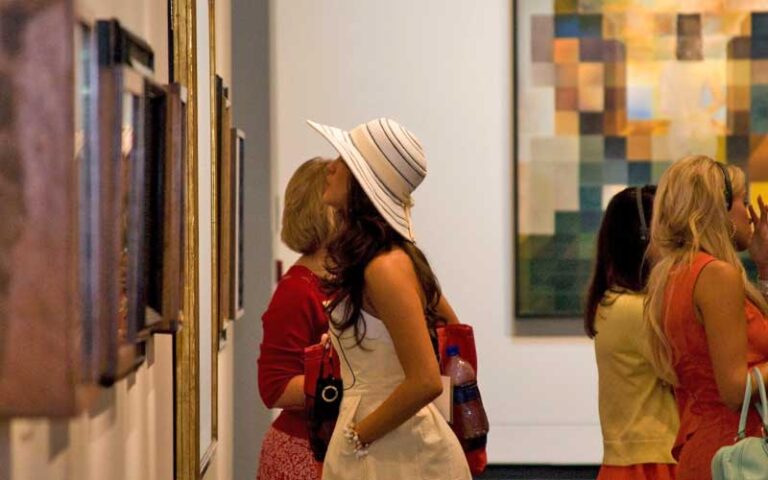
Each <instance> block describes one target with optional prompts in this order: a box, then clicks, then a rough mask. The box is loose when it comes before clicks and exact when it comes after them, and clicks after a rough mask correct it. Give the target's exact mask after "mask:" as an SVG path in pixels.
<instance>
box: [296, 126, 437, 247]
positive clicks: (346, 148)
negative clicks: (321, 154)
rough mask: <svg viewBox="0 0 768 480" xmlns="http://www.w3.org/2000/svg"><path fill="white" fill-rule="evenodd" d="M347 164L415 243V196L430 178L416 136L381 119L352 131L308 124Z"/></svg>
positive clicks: (375, 201)
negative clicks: (412, 195) (413, 211)
mask: <svg viewBox="0 0 768 480" xmlns="http://www.w3.org/2000/svg"><path fill="white" fill-rule="evenodd" d="M307 123H309V125H311V126H312V128H314V129H315V130H317V131H318V132H319V133H320V134H321V135H322V136H323V137H325V139H326V140H328V141H329V142H330V143H331V145H333V148H335V149H336V150H337V151H338V152H339V155H341V158H342V159H343V160H344V163H346V165H347V167H349V170H350V171H351V172H352V175H354V176H355V179H356V180H357V181H358V183H359V184H360V186H361V187H362V189H363V191H365V194H366V195H367V196H368V198H369V199H370V200H371V202H372V203H373V205H374V206H375V207H376V210H378V211H379V213H380V214H381V216H382V217H384V219H385V220H386V221H387V223H389V225H390V226H392V228H394V229H395V231H397V232H398V233H399V234H400V235H402V236H403V237H405V238H406V239H407V240H409V241H411V242H413V241H415V238H414V235H413V223H412V221H411V207H412V206H413V200H412V199H411V193H413V191H414V190H415V189H416V187H418V186H419V185H420V184H421V182H422V181H423V180H424V177H426V175H427V161H426V159H425V158H424V150H423V149H422V147H421V143H419V140H418V139H417V138H416V136H415V135H414V134H412V133H411V132H409V131H408V130H406V129H405V128H404V127H403V126H401V125H400V124H399V123H397V122H396V121H394V120H391V119H388V118H378V119H376V120H371V121H370V122H366V123H363V124H362V125H358V126H357V127H355V128H353V129H352V130H350V131H348V132H347V131H344V130H341V129H340V128H336V127H330V126H328V125H321V124H319V123H316V122H313V121H311V120H308V121H307Z"/></svg>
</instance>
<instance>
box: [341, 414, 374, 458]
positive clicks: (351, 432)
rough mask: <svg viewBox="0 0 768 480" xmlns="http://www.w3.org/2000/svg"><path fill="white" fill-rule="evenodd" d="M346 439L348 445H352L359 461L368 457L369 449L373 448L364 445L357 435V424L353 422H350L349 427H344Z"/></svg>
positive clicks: (368, 444)
mask: <svg viewBox="0 0 768 480" xmlns="http://www.w3.org/2000/svg"><path fill="white" fill-rule="evenodd" d="M344 438H346V439H347V443H349V444H350V445H352V449H353V451H354V452H355V456H356V457H357V458H358V459H360V458H363V457H365V456H366V455H368V447H369V446H371V444H370V443H363V442H362V441H361V440H360V436H359V435H358V434H357V430H355V424H354V423H353V422H349V423H348V424H347V426H346V427H344Z"/></svg>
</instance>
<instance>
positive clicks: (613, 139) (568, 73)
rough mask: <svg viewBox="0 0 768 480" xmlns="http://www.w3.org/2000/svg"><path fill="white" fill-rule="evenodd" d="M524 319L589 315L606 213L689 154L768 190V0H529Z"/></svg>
mask: <svg viewBox="0 0 768 480" xmlns="http://www.w3.org/2000/svg"><path fill="white" fill-rule="evenodd" d="M514 31H515V36H516V38H515V42H516V57H515V63H516V65H515V72H516V82H515V89H516V91H515V105H516V109H517V112H516V115H517V122H516V128H517V132H516V139H517V141H516V149H517V151H516V155H515V162H516V165H515V167H516V168H515V170H516V185H515V191H516V195H517V198H516V208H517V210H516V218H515V222H516V242H517V244H516V254H517V255H516V282H515V285H516V313H517V315H518V317H522V318H526V317H528V318H542V317H579V316H580V315H581V311H582V301H583V294H584V290H585V288H586V286H587V284H588V282H589V275H590V267H591V262H592V257H593V255H594V243H595V237H596V232H597V228H598V226H599V223H600V219H601V216H602V212H603V210H604V208H605V206H606V205H607V203H608V201H609V200H610V198H611V196H612V195H613V194H614V193H616V192H618V191H620V190H621V189H623V188H624V187H626V186H634V185H643V184H647V183H658V180H659V177H660V175H661V173H662V172H663V171H664V170H665V169H666V168H667V166H669V165H670V163H671V162H673V161H674V160H676V159H679V158H680V157H682V156H684V155H687V154H690V153H697V154H705V155H709V156H711V157H713V158H715V159H717V160H718V161H722V162H727V163H732V164H736V165H739V166H741V167H743V168H744V169H745V171H746V172H747V174H748V176H749V180H750V185H749V188H750V197H751V198H752V199H753V200H754V199H755V198H756V196H757V195H758V194H762V195H763V196H764V197H765V196H766V193H768V1H767V0H761V1H748V0H732V1H728V0H696V1H690V0H689V1H671V0H664V1H652V0H605V1H598V0H581V1H579V0H548V1H542V0H518V1H517V2H516V16H515V30H514Z"/></svg>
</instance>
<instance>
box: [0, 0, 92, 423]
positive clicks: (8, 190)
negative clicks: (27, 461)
mask: <svg viewBox="0 0 768 480" xmlns="http://www.w3.org/2000/svg"><path fill="white" fill-rule="evenodd" d="M0 18H3V19H6V18H16V19H18V21H17V22H15V23H14V24H13V26H14V28H13V29H12V30H9V31H7V32H6V31H4V34H3V36H2V39H0V198H2V201H1V202H0V219H2V222H0V321H1V322H2V328H0V416H2V417H5V416H15V415H34V416H66V415H71V414H73V413H75V412H76V411H77V410H78V400H77V396H78V395H77V385H78V383H79V382H80V380H81V379H82V377H83V375H84V372H83V368H82V367H83V358H82V356H81V349H80V347H81V345H82V342H81V339H82V337H81V334H82V331H83V323H82V317H81V315H80V284H79V278H80V271H79V268H80V259H79V251H80V229H79V223H80V218H78V213H77V212H78V203H79V201H80V193H79V190H78V184H79V176H80V170H79V163H78V162H76V161H75V156H74V155H75V154H76V135H75V132H76V127H75V122H74V120H75V91H76V87H75V67H76V65H77V60H76V58H78V55H76V54H75V47H74V44H75V42H74V40H75V38H76V35H77V33H76V32H75V28H74V27H75V24H76V23H75V16H74V7H73V4H72V2H71V1H69V0H41V1H36V2H23V1H17V0H0ZM40 92H45V95H41V94H40ZM80 127H84V126H83V124H82V123H81V124H80ZM80 133H81V135H83V136H84V135H86V131H85V130H82V131H81V132H80ZM84 141H85V140H84V139H82V141H81V142H80V144H79V145H80V146H81V147H82V145H83V144H84Z"/></svg>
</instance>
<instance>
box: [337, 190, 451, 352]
mask: <svg viewBox="0 0 768 480" xmlns="http://www.w3.org/2000/svg"><path fill="white" fill-rule="evenodd" d="M339 217H340V218H338V225H339V230H338V231H337V234H336V236H335V237H334V238H333V240H331V242H330V243H329V244H328V247H327V250H328V264H327V265H326V269H327V270H328V273H329V274H330V275H329V277H328V278H327V279H326V280H325V281H324V282H323V284H324V285H323V287H324V289H325V291H326V292H327V293H328V294H329V295H330V297H331V298H332V301H331V303H330V305H329V306H328V311H329V312H333V311H334V310H335V309H336V307H338V306H339V305H342V304H343V303H344V302H346V306H345V308H344V311H343V312H342V316H341V319H340V320H339V321H336V320H334V319H333V317H331V322H333V325H334V326H335V327H336V328H338V329H339V330H342V331H344V330H346V329H348V328H352V329H353V330H354V333H355V338H356V341H357V343H358V344H360V342H362V339H363V338H364V337H365V328H366V326H365V321H364V320H363V317H362V314H361V312H362V310H363V298H364V296H363V291H364V287H365V268H366V267H367V266H368V264H369V263H370V262H371V261H372V260H373V259H374V258H376V257H377V256H379V255H381V254H383V253H386V252H390V251H392V250H393V249H398V248H399V249H401V250H403V251H404V252H405V253H406V254H407V255H408V257H409V258H410V259H411V262H413V267H414V269H415V271H416V277H417V278H418V281H419V285H420V286H421V290H422V292H423V293H424V297H425V298H426V304H425V308H424V315H425V317H426V319H427V328H428V329H429V331H430V335H431V336H434V329H435V327H436V326H437V324H439V323H444V320H443V319H442V318H440V316H439V315H438V314H437V304H438V302H439V301H440V297H441V295H442V294H441V291H440V285H439V283H438V282H437V278H436V277H435V274H434V273H433V272H432V268H431V267H430V265H429V262H428V261H427V258H426V257H425V256H424V253H423V252H422V251H421V250H420V249H419V248H418V247H417V246H416V245H415V244H413V243H411V242H409V241H408V240H406V239H405V238H403V237H402V236H401V235H400V234H399V233H397V232H396V231H395V230H394V229H393V228H392V227H391V226H389V224H388V223H387V221H386V220H384V217H382V216H381V214H380V213H379V212H378V211H377V210H376V207H374V205H373V203H372V202H371V201H370V200H369V199H368V197H367V196H366V194H365V192H364V191H363V189H362V188H361V187H360V184H359V183H358V182H357V181H356V180H355V179H354V178H350V182H349V195H348V200H347V207H346V209H344V210H343V211H340V212H339Z"/></svg>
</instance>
